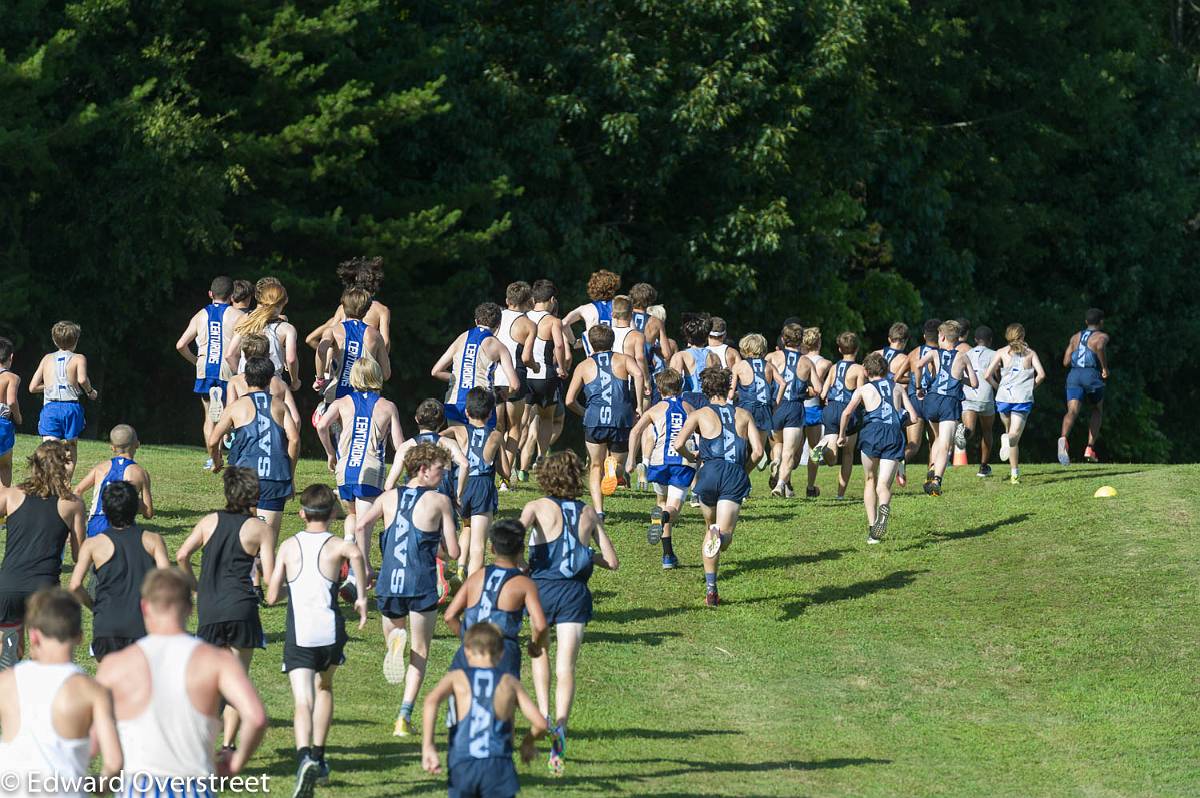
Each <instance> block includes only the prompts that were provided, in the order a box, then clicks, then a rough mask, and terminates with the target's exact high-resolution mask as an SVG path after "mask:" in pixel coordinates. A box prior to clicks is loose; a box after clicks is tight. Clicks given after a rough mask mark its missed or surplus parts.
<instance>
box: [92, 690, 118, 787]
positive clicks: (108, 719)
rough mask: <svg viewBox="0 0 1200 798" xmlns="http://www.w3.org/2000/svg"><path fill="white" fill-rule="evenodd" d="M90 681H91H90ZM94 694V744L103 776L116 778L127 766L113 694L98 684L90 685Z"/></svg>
mask: <svg viewBox="0 0 1200 798" xmlns="http://www.w3.org/2000/svg"><path fill="white" fill-rule="evenodd" d="M89 681H90V680H89ZM88 687H89V689H90V691H91V694H92V743H93V746H94V747H95V748H97V749H99V752H100V759H101V760H102V761H103V762H104V765H103V766H102V767H101V769H100V775H102V776H109V777H112V776H115V775H117V774H118V773H120V772H121V768H122V767H124V765H125V759H124V755H123V753H122V751H121V738H120V737H119V736H118V735H117V716H116V715H115V714H114V713H113V700H112V693H110V692H109V691H108V688H107V687H104V686H102V685H101V684H99V683H97V682H91V683H90V684H89V685H88Z"/></svg>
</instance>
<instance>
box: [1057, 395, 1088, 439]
mask: <svg viewBox="0 0 1200 798" xmlns="http://www.w3.org/2000/svg"><path fill="white" fill-rule="evenodd" d="M1082 406H1083V401H1082V400H1081V399H1069V400H1067V414H1066V415H1065V416H1063V421H1062V434H1061V435H1060V437H1062V438H1069V437H1070V436H1071V427H1074V426H1075V419H1077V418H1078V417H1079V411H1080V409H1081V408H1082Z"/></svg>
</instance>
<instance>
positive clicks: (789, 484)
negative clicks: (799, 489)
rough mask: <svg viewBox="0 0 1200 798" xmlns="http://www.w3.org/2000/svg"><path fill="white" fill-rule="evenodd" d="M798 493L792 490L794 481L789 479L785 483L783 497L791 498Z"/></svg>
mask: <svg viewBox="0 0 1200 798" xmlns="http://www.w3.org/2000/svg"><path fill="white" fill-rule="evenodd" d="M795 495H796V491H794V490H792V481H791V480H790V479H789V480H788V481H787V482H785V483H783V498H785V499H791V498H793V497H794V496H795Z"/></svg>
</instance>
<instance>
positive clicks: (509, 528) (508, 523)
mask: <svg viewBox="0 0 1200 798" xmlns="http://www.w3.org/2000/svg"><path fill="white" fill-rule="evenodd" d="M490 534H491V536H492V548H493V549H495V550H496V553H497V554H499V555H500V556H502V557H516V556H517V555H518V554H520V553H521V549H522V548H523V547H524V545H525V525H524V524H522V523H521V522H520V521H518V520H517V519H516V518H505V519H503V520H502V521H497V522H496V523H494V524H492V528H491V532H490Z"/></svg>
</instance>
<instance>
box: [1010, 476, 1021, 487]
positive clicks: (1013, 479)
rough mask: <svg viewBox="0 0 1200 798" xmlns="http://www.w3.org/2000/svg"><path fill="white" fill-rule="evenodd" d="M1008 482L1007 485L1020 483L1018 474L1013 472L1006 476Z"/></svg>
mask: <svg viewBox="0 0 1200 798" xmlns="http://www.w3.org/2000/svg"><path fill="white" fill-rule="evenodd" d="M1008 484H1009V485H1020V484H1021V478H1020V477H1019V476H1017V475H1016V474H1013V475H1012V476H1010V477H1009V478H1008Z"/></svg>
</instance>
